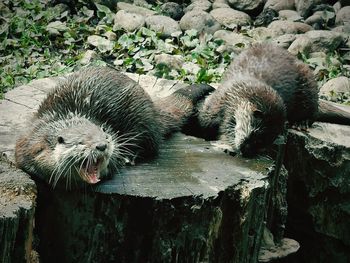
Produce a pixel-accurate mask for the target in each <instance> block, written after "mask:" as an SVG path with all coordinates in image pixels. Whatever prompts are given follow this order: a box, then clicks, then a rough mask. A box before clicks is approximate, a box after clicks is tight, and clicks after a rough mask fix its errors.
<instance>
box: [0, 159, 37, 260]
mask: <svg viewBox="0 0 350 263" xmlns="http://www.w3.org/2000/svg"><path fill="white" fill-rule="evenodd" d="M0 182H1V184H0V262H2V263H8V262H30V258H31V254H32V239H33V235H32V233H33V220H34V210H35V209H34V207H35V198H36V186H35V184H34V182H33V181H32V180H31V179H30V178H29V177H28V176H27V175H26V174H25V173H23V172H21V171H19V170H17V169H14V168H13V167H11V166H10V165H9V164H8V163H7V162H5V161H4V160H2V158H0Z"/></svg>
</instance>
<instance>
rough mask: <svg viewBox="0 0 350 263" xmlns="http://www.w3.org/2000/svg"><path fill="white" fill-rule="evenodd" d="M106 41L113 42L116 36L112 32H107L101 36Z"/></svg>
mask: <svg viewBox="0 0 350 263" xmlns="http://www.w3.org/2000/svg"><path fill="white" fill-rule="evenodd" d="M103 36H105V37H106V38H107V39H108V40H111V41H114V40H116V39H117V34H116V33H114V32H113V31H107V32H105V33H104V34H103Z"/></svg>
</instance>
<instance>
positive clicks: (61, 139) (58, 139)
mask: <svg viewBox="0 0 350 263" xmlns="http://www.w3.org/2000/svg"><path fill="white" fill-rule="evenodd" d="M57 142H58V143H60V144H62V143H64V138H63V137H62V136H58V137H57Z"/></svg>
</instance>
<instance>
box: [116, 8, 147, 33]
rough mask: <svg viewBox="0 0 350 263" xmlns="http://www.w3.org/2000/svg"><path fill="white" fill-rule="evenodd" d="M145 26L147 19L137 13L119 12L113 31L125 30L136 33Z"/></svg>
mask: <svg viewBox="0 0 350 263" xmlns="http://www.w3.org/2000/svg"><path fill="white" fill-rule="evenodd" d="M144 24H145V17H144V16H143V15H140V14H136V13H129V12H127V11H125V10H119V11H118V12H117V13H116V14H115V17H114V27H113V29H121V28H122V29H125V30H126V31H129V32H132V31H135V30H137V29H139V28H141V27H142V26H144Z"/></svg>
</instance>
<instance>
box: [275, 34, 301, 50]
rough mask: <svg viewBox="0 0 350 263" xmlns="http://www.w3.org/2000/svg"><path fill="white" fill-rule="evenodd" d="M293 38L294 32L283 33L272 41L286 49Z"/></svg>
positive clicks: (294, 37) (294, 36)
mask: <svg viewBox="0 0 350 263" xmlns="http://www.w3.org/2000/svg"><path fill="white" fill-rule="evenodd" d="M295 39H296V35H295V34H285V35H282V36H278V37H276V38H275V39H273V40H272V42H273V43H275V44H276V45H278V46H280V47H283V48H285V49H288V48H289V46H290V45H291V44H292V43H293V41H294V40H295Z"/></svg>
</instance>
